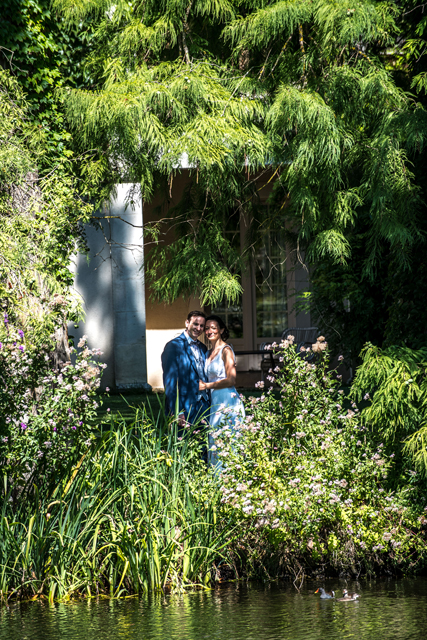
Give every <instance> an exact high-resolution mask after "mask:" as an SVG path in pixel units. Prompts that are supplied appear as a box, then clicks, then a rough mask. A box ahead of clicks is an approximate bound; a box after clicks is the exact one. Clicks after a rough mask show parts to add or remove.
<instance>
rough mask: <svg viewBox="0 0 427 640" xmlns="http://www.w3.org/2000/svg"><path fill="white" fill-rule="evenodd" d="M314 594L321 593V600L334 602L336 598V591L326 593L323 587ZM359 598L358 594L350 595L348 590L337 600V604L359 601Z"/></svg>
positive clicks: (352, 593) (344, 590)
mask: <svg viewBox="0 0 427 640" xmlns="http://www.w3.org/2000/svg"><path fill="white" fill-rule="evenodd" d="M314 593H320V599H321V600H332V599H333V598H335V591H325V589H323V588H322V587H319V588H318V589H316V591H315V592H314ZM357 598H359V594H358V593H354V592H351V593H349V592H348V591H347V589H343V592H342V598H337V602H351V601H352V600H357Z"/></svg>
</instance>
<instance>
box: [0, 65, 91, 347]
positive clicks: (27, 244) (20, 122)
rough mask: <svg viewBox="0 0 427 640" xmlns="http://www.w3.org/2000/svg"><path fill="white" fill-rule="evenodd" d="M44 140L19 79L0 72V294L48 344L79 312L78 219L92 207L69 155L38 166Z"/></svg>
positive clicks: (16, 321) (23, 325) (14, 320)
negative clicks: (79, 191) (45, 169)
mask: <svg viewBox="0 0 427 640" xmlns="http://www.w3.org/2000/svg"><path fill="white" fill-rule="evenodd" d="M45 143H46V138H45V136H44V132H43V130H41V129H40V128H39V127H38V126H36V125H35V124H34V123H33V122H32V121H31V119H30V118H29V117H28V104H27V103H26V101H25V98H24V95H23V92H22V90H21V89H20V87H19V85H18V83H17V81H16V80H15V79H14V78H13V77H12V76H11V75H10V74H8V73H7V72H6V71H3V70H0V300H1V304H2V311H3V312H4V313H7V315H8V317H9V322H10V323H11V324H13V325H15V327H17V328H20V329H24V330H25V331H26V333H27V339H28V340H29V341H30V342H31V343H32V344H33V346H35V345H38V346H41V345H44V346H46V347H47V346H52V337H53V334H54V333H55V330H56V328H57V327H58V326H60V327H62V326H63V325H64V321H65V314H66V312H67V310H68V312H70V313H71V315H72V312H73V310H74V311H75V312H76V313H78V307H79V305H78V303H77V302H76V300H74V299H72V298H71V297H70V290H69V288H70V285H71V284H72V282H73V274H72V272H71V270H70V257H71V255H72V253H73V252H74V251H75V250H76V248H77V247H79V246H80V247H81V248H83V247H84V239H83V237H82V235H81V231H80V227H79V223H80V221H87V220H88V219H89V217H90V214H91V211H92V206H91V205H89V204H88V203H85V202H83V201H82V200H81V199H80V198H76V190H75V185H74V182H73V178H72V174H71V173H70V171H69V169H68V168H67V165H66V164H65V161H64V159H63V158H61V157H59V158H57V163H56V165H54V166H52V167H51V168H50V171H49V173H42V172H40V171H39V163H40V158H41V157H42V156H43V155H44V148H45ZM6 329H7V327H6V328H5V327H1V328H0V335H1V334H2V332H4V331H5V330H6ZM57 337H58V338H59V337H60V336H59V335H58V336H57ZM63 348H64V349H65V350H67V348H68V344H67V341H66V342H65V344H64V346H63Z"/></svg>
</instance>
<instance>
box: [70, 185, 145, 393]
mask: <svg viewBox="0 0 427 640" xmlns="http://www.w3.org/2000/svg"><path fill="white" fill-rule="evenodd" d="M132 191H133V185H118V186H117V195H116V197H115V198H114V199H112V201H111V204H110V208H109V210H108V211H107V212H106V213H105V214H104V215H105V218H104V219H102V218H101V220H100V221H99V225H98V227H97V228H96V227H93V226H88V227H86V228H85V232H86V236H87V243H88V246H89V250H90V252H89V261H88V257H87V256H85V255H78V256H76V276H75V289H76V291H77V292H78V294H79V295H80V296H81V297H82V300H83V303H84V310H85V313H86V318H85V321H84V322H82V323H81V324H80V327H79V329H74V327H70V334H73V335H74V336H75V340H76V341H77V340H78V339H79V338H80V337H81V336H82V335H83V334H85V335H87V337H88V344H89V346H90V347H92V348H93V347H95V348H99V349H101V350H102V351H103V354H104V355H103V361H104V362H105V363H106V364H107V369H106V370H105V371H104V376H103V381H102V386H103V387H105V386H109V387H110V388H112V389H118V390H126V389H146V390H148V389H149V388H150V387H149V385H148V384H147V365H146V321H145V292H144V270H143V265H144V248H143V230H142V224H143V217H142V205H141V201H140V199H139V198H138V199H136V198H134V197H131V196H132ZM128 200H132V203H131V204H129V205H128V204H127V203H128Z"/></svg>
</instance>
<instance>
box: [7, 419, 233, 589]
mask: <svg viewBox="0 0 427 640" xmlns="http://www.w3.org/2000/svg"><path fill="white" fill-rule="evenodd" d="M199 453H200V446H199V443H198V441H197V439H196V438H195V437H194V436H193V438H192V439H191V440H190V441H188V440H185V441H181V439H177V433H176V423H172V425H168V426H166V428H162V427H161V425H160V424H159V423H156V422H153V421H152V419H151V418H150V417H149V415H148V414H147V412H145V411H144V410H143V409H142V410H141V409H138V410H137V411H136V412H135V415H134V420H133V422H132V424H130V425H128V424H126V422H125V421H123V420H120V419H118V420H117V422H116V423H115V424H112V430H111V431H108V432H107V433H106V434H105V435H104V436H103V438H102V439H101V440H100V441H99V442H98V444H97V446H96V447H94V448H93V449H92V450H91V451H87V453H86V454H85V455H84V456H83V457H82V458H81V459H80V461H79V463H78V464H77V465H76V466H75V467H74V468H73V469H70V470H69V471H68V473H67V474H64V475H62V476H58V477H57V478H56V482H55V484H52V486H50V487H48V488H47V489H46V488H44V490H43V491H39V490H38V489H37V488H36V489H31V487H26V488H25V490H24V493H22V494H21V496H20V498H21V499H20V500H19V501H17V503H16V507H15V508H13V509H12V503H11V501H10V500H9V499H8V498H9V496H10V493H9V491H8V486H7V483H6V482H5V485H4V487H3V496H4V498H5V499H4V500H3V509H2V514H1V520H0V528H1V536H0V538H1V542H0V566H1V573H0V589H1V590H2V593H3V594H4V595H6V594H7V596H8V598H13V597H15V598H17V597H20V598H28V597H29V596H35V597H40V596H47V597H48V598H49V600H50V601H53V600H54V599H68V598H70V597H71V596H73V595H78V594H86V595H88V596H92V595H95V594H100V593H101V594H106V595H111V596H115V597H118V596H123V595H125V594H132V593H141V592H144V591H148V590H157V589H165V588H166V589H172V590H174V591H182V590H184V589H186V588H188V587H191V586H192V585H195V584H197V585H198V586H206V585H208V584H209V583H210V581H211V567H212V563H213V561H214V560H218V559H220V558H221V556H222V555H223V553H224V551H223V549H224V547H225V544H226V543H227V542H229V541H230V537H231V536H232V529H233V526H232V525H231V524H229V523H228V522H227V521H226V520H220V516H219V515H218V512H217V507H216V503H217V495H218V492H217V489H216V487H215V486H214V485H213V484H212V483H211V485H210V491H209V502H204V501H203V499H201V497H200V496H201V492H200V486H201V485H206V479H203V476H204V473H203V472H202V462H201V460H200V458H199ZM24 498H25V499H24Z"/></svg>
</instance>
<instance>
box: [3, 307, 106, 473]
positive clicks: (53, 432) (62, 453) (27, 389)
mask: <svg viewBox="0 0 427 640" xmlns="http://www.w3.org/2000/svg"><path fill="white" fill-rule="evenodd" d="M3 336H4V338H3V342H1V343H0V379H1V381H2V384H1V386H0V465H1V468H2V470H3V472H4V473H5V474H6V475H7V476H8V477H9V480H10V481H12V482H17V483H18V484H21V485H22V483H23V482H24V480H25V479H27V480H28V478H29V477H34V476H37V475H38V476H41V475H44V476H46V475H49V474H52V473H53V474H60V473H61V472H62V471H63V470H64V469H65V468H66V467H68V466H69V465H70V464H72V463H74V462H75V461H76V460H78V459H79V458H80V457H81V456H82V455H83V454H84V453H85V452H86V451H87V450H88V449H89V448H90V445H91V444H92V442H93V440H94V438H95V436H94V426H95V418H96V409H97V408H98V402H99V400H98V399H96V397H95V396H96V394H97V390H98V387H99V384H100V377H101V373H102V369H103V368H104V367H105V366H106V365H104V364H100V363H98V361H97V360H98V359H99V356H100V355H101V352H100V351H98V350H96V349H93V350H91V349H88V348H87V346H86V343H85V341H84V340H82V341H81V342H80V343H79V347H80V350H78V351H77V354H76V362H75V364H74V365H73V364H71V362H67V363H65V364H63V366H61V367H60V368H58V369H54V368H53V366H52V361H51V358H50V356H49V354H48V352H47V349H46V350H43V349H39V348H34V347H32V345H27V344H26V341H25V335H24V332H23V331H22V330H16V329H15V328H14V327H13V326H12V327H11V326H9V322H8V317H7V314H5V315H4V331H3ZM37 483H39V480H37Z"/></svg>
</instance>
